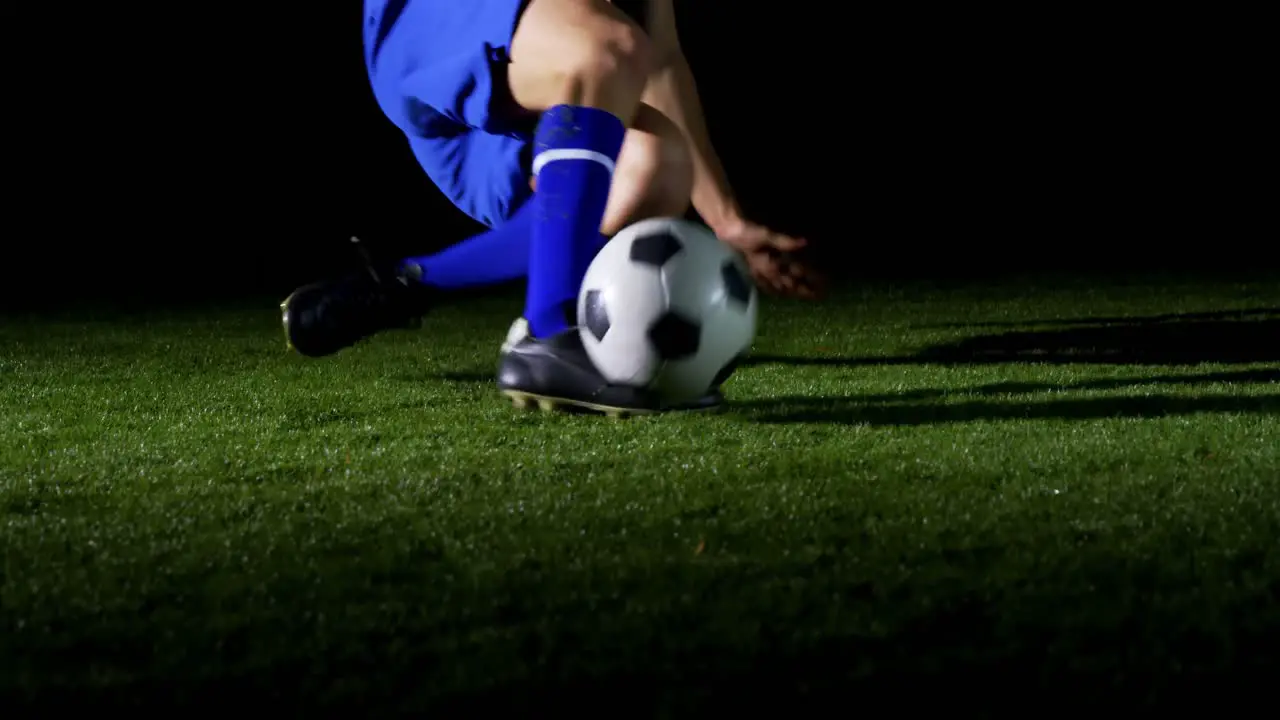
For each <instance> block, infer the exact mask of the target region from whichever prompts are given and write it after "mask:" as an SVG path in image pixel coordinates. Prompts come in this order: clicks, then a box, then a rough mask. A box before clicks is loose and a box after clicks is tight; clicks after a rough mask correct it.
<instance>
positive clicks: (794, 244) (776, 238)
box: [769, 235, 808, 252]
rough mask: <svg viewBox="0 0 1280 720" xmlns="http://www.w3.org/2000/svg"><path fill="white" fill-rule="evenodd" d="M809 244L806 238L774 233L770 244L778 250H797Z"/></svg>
mask: <svg viewBox="0 0 1280 720" xmlns="http://www.w3.org/2000/svg"><path fill="white" fill-rule="evenodd" d="M807 244H808V243H807V242H806V241H805V240H804V238H793V237H787V236H786V235H773V236H771V237H770V238H769V246H770V247H772V248H773V249H774V250H777V251H778V252H795V251H797V250H799V249H801V248H803V247H804V246H805V245H807Z"/></svg>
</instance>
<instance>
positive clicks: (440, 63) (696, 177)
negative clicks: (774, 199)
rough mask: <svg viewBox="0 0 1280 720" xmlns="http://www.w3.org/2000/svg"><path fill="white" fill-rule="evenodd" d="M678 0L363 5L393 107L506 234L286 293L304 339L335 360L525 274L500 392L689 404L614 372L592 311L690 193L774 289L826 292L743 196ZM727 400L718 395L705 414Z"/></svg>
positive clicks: (434, 162) (411, 138) (652, 405)
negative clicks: (598, 354)
mask: <svg viewBox="0 0 1280 720" xmlns="http://www.w3.org/2000/svg"><path fill="white" fill-rule="evenodd" d="M672 2H673V0H649V1H648V2H645V1H644V0H641V1H640V2H635V1H634V0H633V1H632V2H624V1H623V0H618V1H617V2H613V3H611V2H608V1H607V0H364V10H365V13H364V23H365V25H364V48H365V63H366V68H367V71H368V76H369V79H370V82H371V84H372V86H373V90H374V95H375V97H376V99H377V102H378V104H379V106H380V107H381V109H382V111H383V112H384V113H385V114H386V116H387V117H388V118H389V119H390V120H391V122H393V123H394V124H395V125H396V126H397V127H398V128H399V129H400V130H401V131H403V132H404V134H405V136H406V137H407V138H408V143H409V147H410V148H411V150H412V152H413V154H414V156H415V157H416V158H417V160H418V162H419V164H420V165H421V166H422V168H423V170H425V171H426V173H427V175H428V176H429V177H430V178H431V179H432V180H433V181H434V182H435V184H436V185H437V186H438V187H439V188H440V189H441V191H443V192H444V193H445V195H447V196H448V197H449V199H450V200H452V201H453V203H454V204H455V205H456V206H457V207H458V208H459V209H461V210H462V211H464V212H465V213H467V214H468V215H470V216H471V217H473V218H475V219H476V220H478V221H479V222H481V223H483V224H484V225H485V226H487V227H488V228H489V230H488V231H487V232H483V233H481V234H479V235H477V236H475V237H472V238H470V239H468V240H465V241H463V242H461V243H459V244H457V245H455V246H453V247H450V248H447V249H446V250H444V251H442V252H440V253H437V254H435V255H429V256H425V257H411V258H406V259H403V260H401V261H399V262H395V263H385V264H382V263H378V262H374V261H373V260H372V259H368V263H367V264H368V267H367V268H366V269H365V271H364V272H361V273H356V274H353V275H351V276H349V277H345V278H339V279H337V280H334V281H329V282H323V283H316V284H313V285H308V286H306V287H302V288H299V289H298V290H296V291H295V292H294V293H293V294H292V295H290V296H289V298H287V299H286V300H285V301H284V302H283V303H282V304H281V310H282V312H283V321H284V326H285V333H286V336H287V338H288V341H289V344H290V346H291V347H292V348H294V349H295V350H296V351H298V352H300V353H302V354H303V355H308V356H312V357H319V356H324V355H329V354H331V353H334V352H337V351H339V350H341V349H343V348H346V347H349V346H350V345H353V344H355V343H356V342H359V341H360V340H361V339H363V338H366V337H368V336H370V335H372V334H374V333H376V332H379V331H382V330H385V329H390V328H396V327H405V326H410V325H412V324H414V323H415V322H416V321H417V319H418V318H419V317H421V315H422V314H423V313H424V312H425V311H426V310H427V309H428V308H429V307H430V306H431V305H432V304H433V303H434V302H435V301H436V300H437V299H438V296H439V295H440V294H441V293H444V292H447V291H449V290H451V289H456V288H463V287H474V286H479V285H486V284H493V283H500V282H504V281H508V280H513V279H517V278H521V277H524V278H526V279H527V283H528V290H527V295H526V300H525V308H524V313H523V317H521V318H520V319H518V320H517V321H516V322H515V324H514V325H513V326H512V328H511V331H510V332H509V333H508V336H507V341H506V342H505V343H504V344H503V346H502V353H501V361H500V365H499V370H498V385H499V387H500V388H501V389H503V390H509V391H517V392H520V393H523V394H526V395H532V396H535V397H542V398H550V399H553V400H555V401H557V402H559V403H564V404H570V405H578V406H581V407H586V408H591V409H597V410H619V411H624V412H653V411H659V410H666V409H675V408H667V407H663V406H662V405H661V404H660V403H659V402H658V401H657V400H656V399H654V398H653V397H652V396H651V395H650V394H649V393H647V392H645V391H644V390H641V389H637V388H630V387H621V386H614V385H610V384H609V383H608V382H606V381H605V380H604V379H603V377H602V376H601V375H600V373H599V372H598V371H596V370H595V368H594V367H593V365H592V363H591V362H590V360H589V358H588V357H587V355H586V352H585V350H584V348H583V346H582V343H581V341H580V339H579V337H578V333H577V330H576V329H575V327H574V325H575V319H574V317H573V314H574V307H575V305H576V300H577V295H578V290H579V286H580V285H581V282H582V278H583V276H584V274H585V273H586V269H587V267H588V265H589V264H590V263H591V260H592V259H593V258H594V256H595V253H596V251H597V250H598V249H599V248H600V247H601V246H602V245H603V243H604V242H605V239H606V238H608V237H610V236H612V235H613V234H614V233H616V232H617V231H619V230H621V229H622V228H624V227H626V226H627V225H630V224H632V223H634V222H636V221H639V220H642V219H645V218H648V217H678V216H682V215H684V214H685V212H686V211H687V210H688V208H689V206H690V205H691V204H692V206H693V208H694V209H695V210H696V211H697V212H698V213H699V215H700V216H701V217H702V218H703V220H704V221H706V223H707V224H708V225H709V226H710V228H711V229H712V230H713V231H714V232H715V233H716V235H717V236H719V237H720V239H721V240H722V241H723V242H726V243H728V244H730V245H731V246H733V247H734V248H737V249H738V250H740V251H741V252H743V253H744V255H745V256H746V258H747V261H748V264H749V265H750V267H751V269H752V273H753V275H754V276H755V278H756V281H757V284H759V285H760V286H761V287H762V289H764V290H766V291H773V292H777V293H782V294H791V295H796V296H802V297H804V296H810V295H812V292H813V290H814V288H815V285H814V284H813V281H814V277H815V276H814V275H813V274H812V273H811V271H810V269H809V268H808V267H807V266H806V265H805V264H804V263H802V262H799V261H798V260H797V259H796V256H795V254H794V253H796V252H797V251H799V250H800V249H801V248H802V247H803V246H804V245H805V243H804V241H803V240H800V239H797V238H793V237H789V236H787V235H784V234H780V233H776V232H773V231H772V230H770V229H768V228H765V227H762V226H761V225H758V224H756V223H753V222H750V221H749V220H747V219H746V218H745V217H743V215H742V213H741V211H740V208H739V207H738V205H737V203H736V202H735V199H734V195H733V193H732V191H731V189H730V186H729V184H728V182H727V181H726V179H725V174H724V171H723V168H722V166H721V164H720V162H719V160H718V159H717V157H716V155H715V153H714V151H713V150H712V148H711V144H710V143H709V141H708V139H707V132H706V128H705V124H704V122H703V119H702V117H701V108H700V105H699V102H698V97H697V91H696V88H695V85H694V81H693V77H692V75H691V73H690V71H689V66H688V64H687V62H686V61H685V60H684V57H683V55H682V53H681V50H680V44H679V42H678V40H677V35H676V26H675V12H674V8H673V6H672ZM366 257H367V256H366ZM720 402H721V397H720V394H719V391H718V389H713V390H712V392H711V393H710V394H709V395H708V396H707V397H705V398H703V399H702V400H700V401H699V402H697V403H695V404H694V405H693V406H690V407H696V408H706V407H712V406H715V405H717V404H719V403H720Z"/></svg>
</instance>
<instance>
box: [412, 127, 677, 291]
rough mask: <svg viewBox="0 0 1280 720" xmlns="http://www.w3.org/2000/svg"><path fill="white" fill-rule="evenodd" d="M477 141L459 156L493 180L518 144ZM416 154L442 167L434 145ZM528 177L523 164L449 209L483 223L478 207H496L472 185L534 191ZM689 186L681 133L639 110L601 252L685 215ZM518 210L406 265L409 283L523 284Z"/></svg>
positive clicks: (525, 227)
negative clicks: (659, 221) (610, 242)
mask: <svg viewBox="0 0 1280 720" xmlns="http://www.w3.org/2000/svg"><path fill="white" fill-rule="evenodd" d="M476 135H477V137H474V138H469V139H468V140H467V141H468V142H470V143H471V144H472V148H471V150H470V152H468V153H466V154H465V156H466V157H467V161H466V162H467V163H468V164H474V165H476V166H479V167H482V168H484V172H485V173H486V174H488V175H492V174H493V173H495V172H498V171H499V170H498V168H503V167H507V166H508V163H509V156H510V155H511V154H512V151H511V150H510V149H506V148H504V147H503V146H504V145H505V144H507V143H509V142H517V141H514V140H512V139H511V138H506V137H500V136H493V135H486V134H483V133H477V134H476ZM415 149H416V152H417V153H418V154H419V155H423V156H427V157H425V158H424V159H423V165H424V166H426V167H439V166H441V165H443V164H444V163H442V162H440V161H439V160H438V159H437V158H438V156H439V154H440V153H441V151H442V148H439V147H437V144H436V143H431V142H429V141H420V142H418V143H415ZM517 152H518V151H517ZM491 158H492V159H491ZM517 162H518V161H517ZM528 172H529V167H528V164H527V163H526V164H525V165H524V167H523V169H521V170H519V172H518V174H517V175H516V176H515V177H511V178H508V177H502V178H498V179H496V180H491V179H490V178H478V182H477V183H470V184H469V188H470V190H469V193H468V195H469V197H467V198H460V199H458V200H457V201H455V202H458V203H459V204H463V205H465V204H466V203H471V204H472V205H474V206H476V207H472V208H471V209H472V210H473V211H474V212H475V214H477V215H481V214H482V211H481V210H480V209H479V208H480V207H485V206H490V205H493V204H494V203H491V202H488V201H482V200H478V199H477V198H478V196H481V195H482V193H479V192H477V191H476V187H477V185H483V184H487V185H489V186H494V187H502V186H506V185H511V184H515V183H519V184H531V185H534V186H536V182H535V183H530V181H529V180H527V179H526V178H527V174H528ZM459 175H461V176H465V175H466V170H459V169H453V170H450V171H449V172H448V173H447V177H458V176H459ZM447 177H446V178H445V180H444V184H446V186H447V183H448V182H449V181H448V179H447ZM692 186H693V164H692V159H691V157H690V154H689V150H688V143H687V142H686V141H685V139H684V136H683V134H682V133H681V132H680V129H679V128H678V127H676V126H675V124H674V123H673V122H671V120H670V119H668V118H667V117H666V116H665V115H663V114H662V113H661V112H659V111H658V110H656V109H654V108H653V107H651V106H649V105H645V104H642V105H640V107H639V108H638V109H637V111H636V115H635V118H634V119H633V120H632V123H631V127H630V128H629V129H628V130H627V134H626V138H625V139H624V140H623V143H622V151H621V152H620V153H619V155H618V163H617V168H616V169H615V170H614V174H613V184H612V185H611V187H610V189H609V200H608V203H607V204H606V207H605V213H604V219H603V221H602V223H601V227H600V233H601V235H600V238H599V244H600V245H603V243H604V242H605V240H606V239H607V238H609V237H612V236H613V235H615V234H616V233H617V232H618V231H620V230H621V229H622V228H624V227H626V226H628V225H631V224H632V223H636V222H639V221H640V220H644V219H646V218H651V217H679V216H682V215H684V214H685V212H686V211H687V210H688V208H689V195H690V193H691V191H692ZM504 192H505V193H506V194H508V195H517V196H518V195H519V194H520V192H519V189H517V188H507V189H506V190H504ZM519 202H520V205H519V207H518V209H517V210H516V211H515V212H514V213H511V214H510V216H509V217H508V218H507V219H506V220H505V221H503V222H501V223H500V224H498V225H497V227H495V228H493V229H492V230H489V231H487V232H483V233H480V234H479V235H476V236H474V237H471V238H468V239H467V240H464V241H462V242H460V243H457V244H455V245H453V246H451V247H448V248H445V249H444V250H441V251H439V252H435V253H432V254H429V255H423V256H416V257H410V258H406V259H405V261H404V262H405V265H407V266H410V267H411V268H413V271H412V275H413V276H414V277H416V278H418V279H419V281H420V282H422V283H424V284H426V285H428V286H430V287H432V288H435V289H438V290H453V289H459V288H472V287H477V286H484V285H492V284H497V283H502V282H507V281H510V280H517V279H522V278H524V277H525V276H526V275H527V273H528V268H529V253H530V235H531V233H532V224H533V218H534V213H533V212H531V211H529V208H526V207H525V206H524V198H521V199H520V201H519ZM490 215H501V212H500V211H490ZM482 216H483V215H482ZM592 257H594V252H593V253H592Z"/></svg>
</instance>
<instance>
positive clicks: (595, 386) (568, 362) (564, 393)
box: [498, 328, 724, 417]
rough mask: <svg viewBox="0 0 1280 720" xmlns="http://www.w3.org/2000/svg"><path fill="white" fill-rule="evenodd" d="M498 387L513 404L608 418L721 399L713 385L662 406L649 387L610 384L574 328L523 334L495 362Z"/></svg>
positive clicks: (707, 405)
mask: <svg viewBox="0 0 1280 720" xmlns="http://www.w3.org/2000/svg"><path fill="white" fill-rule="evenodd" d="M498 389H499V390H501V391H502V394H504V395H506V396H507V397H509V398H511V401H512V403H514V404H515V406H516V407H518V408H530V407H537V408H539V409H541V410H547V411H551V410H560V409H564V410H573V409H577V410H588V411H592V412H598V413H603V414H605V415H608V416H610V417H628V416H631V415H652V414H654V413H660V412H668V411H678V410H715V409H718V408H719V407H721V405H723V403H724V397H723V396H722V395H721V394H720V392H719V391H718V390H715V391H712V392H711V393H708V394H707V395H706V396H704V397H702V398H699V399H698V400H697V401H695V402H693V403H689V404H683V405H667V404H664V403H662V401H661V400H660V399H659V398H658V397H657V395H656V394H654V393H653V392H651V391H648V390H645V389H642V388H634V387H628V386H624V385H612V384H610V383H609V382H608V381H607V380H605V379H604V377H603V376H601V375H600V372H599V371H598V370H596V368H595V365H594V364H593V363H592V362H591V358H590V357H589V356H588V355H587V351H586V348H584V347H583V346H582V338H581V336H579V335H578V330H577V328H570V329H569V330H566V331H564V332H562V333H560V334H558V335H554V336H552V337H550V338H547V339H545V340H540V339H537V338H534V337H532V336H526V337H525V338H523V339H521V340H520V341H519V342H516V343H515V344H514V345H512V346H511V347H510V348H509V349H508V350H507V351H506V352H505V353H504V354H503V356H502V360H501V362H500V363H499V365H498Z"/></svg>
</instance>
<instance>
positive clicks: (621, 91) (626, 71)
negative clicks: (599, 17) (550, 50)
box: [563, 22, 651, 110]
mask: <svg viewBox="0 0 1280 720" xmlns="http://www.w3.org/2000/svg"><path fill="white" fill-rule="evenodd" d="M598 25H599V27H598V28H597V29H596V30H595V31H594V32H592V33H589V34H587V35H586V36H585V37H582V38H580V39H579V41H578V43H577V48H575V50H574V51H573V52H572V53H566V58H565V59H566V64H565V68H564V70H563V72H564V78H565V81H566V83H567V84H568V85H569V87H568V88H566V90H567V93H566V94H567V95H568V96H569V97H570V98H571V99H573V100H577V101H578V102H582V103H584V104H596V103H599V104H602V105H606V106H608V105H614V106H621V105H634V104H635V103H636V102H637V101H638V100H639V98H640V93H641V92H642V91H643V90H644V85H645V82H646V80H647V78H648V76H649V66H650V59H649V58H650V54H651V53H650V50H649V40H648V38H647V37H645V35H644V33H643V32H641V31H640V30H639V29H637V28H635V27H633V26H631V25H628V24H626V23H621V22H601V23H599V24H598ZM606 109H611V110H612V109H614V108H612V107H606Z"/></svg>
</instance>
